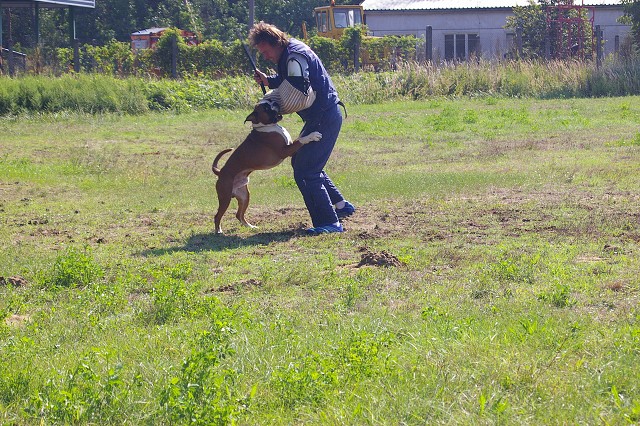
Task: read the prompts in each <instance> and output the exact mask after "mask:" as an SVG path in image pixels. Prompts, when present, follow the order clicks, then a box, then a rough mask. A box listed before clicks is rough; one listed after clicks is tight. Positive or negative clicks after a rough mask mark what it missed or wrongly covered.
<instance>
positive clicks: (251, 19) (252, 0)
mask: <svg viewBox="0 0 640 426" xmlns="http://www.w3.org/2000/svg"><path fill="white" fill-rule="evenodd" d="M255 8H256V4H255V0H249V25H248V30H251V28H253V23H254V21H255V18H254V13H255Z"/></svg>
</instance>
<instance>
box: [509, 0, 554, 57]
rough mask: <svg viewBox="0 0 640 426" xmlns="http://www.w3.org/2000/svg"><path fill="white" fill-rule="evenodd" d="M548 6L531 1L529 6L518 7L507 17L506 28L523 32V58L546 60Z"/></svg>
mask: <svg viewBox="0 0 640 426" xmlns="http://www.w3.org/2000/svg"><path fill="white" fill-rule="evenodd" d="M545 9H546V5H544V4H536V3H535V2H534V0H529V6H516V7H514V8H513V16H509V17H507V24H506V25H505V28H510V29H513V30H517V31H522V56H524V57H525V58H544V57H545V39H546V37H547V35H548V33H547V13H546V10H545Z"/></svg>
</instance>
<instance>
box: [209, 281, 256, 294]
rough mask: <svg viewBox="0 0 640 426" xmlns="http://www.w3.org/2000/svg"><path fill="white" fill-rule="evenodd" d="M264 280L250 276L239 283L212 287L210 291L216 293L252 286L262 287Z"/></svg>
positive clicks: (235, 290) (236, 290)
mask: <svg viewBox="0 0 640 426" xmlns="http://www.w3.org/2000/svg"><path fill="white" fill-rule="evenodd" d="M261 286H262V282H261V281H260V280H256V279H254V278H250V279H248V280H244V281H240V282H237V283H232V284H227V285H223V286H222V287H218V288H212V289H211V290H209V292H211V293H214V292H217V293H225V292H234V293H235V292H238V291H240V289H242V288H251V287H261Z"/></svg>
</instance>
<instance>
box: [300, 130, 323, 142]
mask: <svg viewBox="0 0 640 426" xmlns="http://www.w3.org/2000/svg"><path fill="white" fill-rule="evenodd" d="M320 139H322V133H320V132H311V133H309V134H308V135H307V136H302V137H301V138H300V139H298V140H299V141H300V143H301V144H302V145H306V144H308V143H309V142H316V141H319V140H320Z"/></svg>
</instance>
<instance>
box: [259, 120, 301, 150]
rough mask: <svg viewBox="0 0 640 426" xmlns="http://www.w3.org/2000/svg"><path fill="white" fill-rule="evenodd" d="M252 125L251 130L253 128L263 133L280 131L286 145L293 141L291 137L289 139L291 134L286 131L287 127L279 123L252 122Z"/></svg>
mask: <svg viewBox="0 0 640 426" xmlns="http://www.w3.org/2000/svg"><path fill="white" fill-rule="evenodd" d="M252 126H253V130H255V131H256V132H264V133H270V132H276V133H280V134H281V135H282V137H283V138H284V140H285V142H286V144H287V145H291V144H292V143H293V139H291V135H290V134H289V132H288V131H287V129H285V128H284V127H282V126H281V125H279V124H275V123H274V124H262V123H257V124H252Z"/></svg>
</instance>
